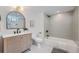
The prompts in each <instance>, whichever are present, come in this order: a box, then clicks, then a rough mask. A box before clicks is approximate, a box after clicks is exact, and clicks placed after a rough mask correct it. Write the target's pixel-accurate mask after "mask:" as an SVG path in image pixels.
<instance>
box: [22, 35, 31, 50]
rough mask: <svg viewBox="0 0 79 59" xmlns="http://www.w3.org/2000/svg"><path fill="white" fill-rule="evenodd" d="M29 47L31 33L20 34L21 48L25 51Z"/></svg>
mask: <svg viewBox="0 0 79 59" xmlns="http://www.w3.org/2000/svg"><path fill="white" fill-rule="evenodd" d="M30 47H31V35H30V34H25V35H22V39H21V50H22V51H25V50H27V49H29V48H30Z"/></svg>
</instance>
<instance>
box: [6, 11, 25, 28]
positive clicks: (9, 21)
mask: <svg viewBox="0 0 79 59" xmlns="http://www.w3.org/2000/svg"><path fill="white" fill-rule="evenodd" d="M6 27H7V29H16V28H25V17H24V16H23V14H22V13H20V12H18V11H11V12H9V13H8V15H7V16H6Z"/></svg>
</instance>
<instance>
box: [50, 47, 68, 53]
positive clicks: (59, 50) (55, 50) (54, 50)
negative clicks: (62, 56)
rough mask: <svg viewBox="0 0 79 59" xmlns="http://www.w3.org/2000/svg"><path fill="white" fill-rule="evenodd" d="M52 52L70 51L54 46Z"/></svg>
mask: <svg viewBox="0 0 79 59" xmlns="http://www.w3.org/2000/svg"><path fill="white" fill-rule="evenodd" d="M51 53H68V52H67V51H65V50H63V49H60V48H53V50H52V52H51Z"/></svg>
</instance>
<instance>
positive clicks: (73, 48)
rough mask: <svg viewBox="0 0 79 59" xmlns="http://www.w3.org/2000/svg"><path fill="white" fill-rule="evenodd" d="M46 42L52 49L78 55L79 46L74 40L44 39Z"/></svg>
mask: <svg viewBox="0 0 79 59" xmlns="http://www.w3.org/2000/svg"><path fill="white" fill-rule="evenodd" d="M44 42H45V43H46V44H48V45H49V46H52V48H59V49H63V50H66V51H68V52H69V53H77V52H78V46H77V44H76V43H75V42H74V41H73V40H69V39H64V38H56V37H47V38H44Z"/></svg>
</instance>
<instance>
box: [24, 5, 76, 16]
mask: <svg viewBox="0 0 79 59" xmlns="http://www.w3.org/2000/svg"><path fill="white" fill-rule="evenodd" d="M74 8H75V6H28V7H27V6H25V9H26V11H27V12H32V13H39V12H43V13H45V14H48V15H53V14H55V13H57V11H60V12H67V11H72V10H73V9H74Z"/></svg>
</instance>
